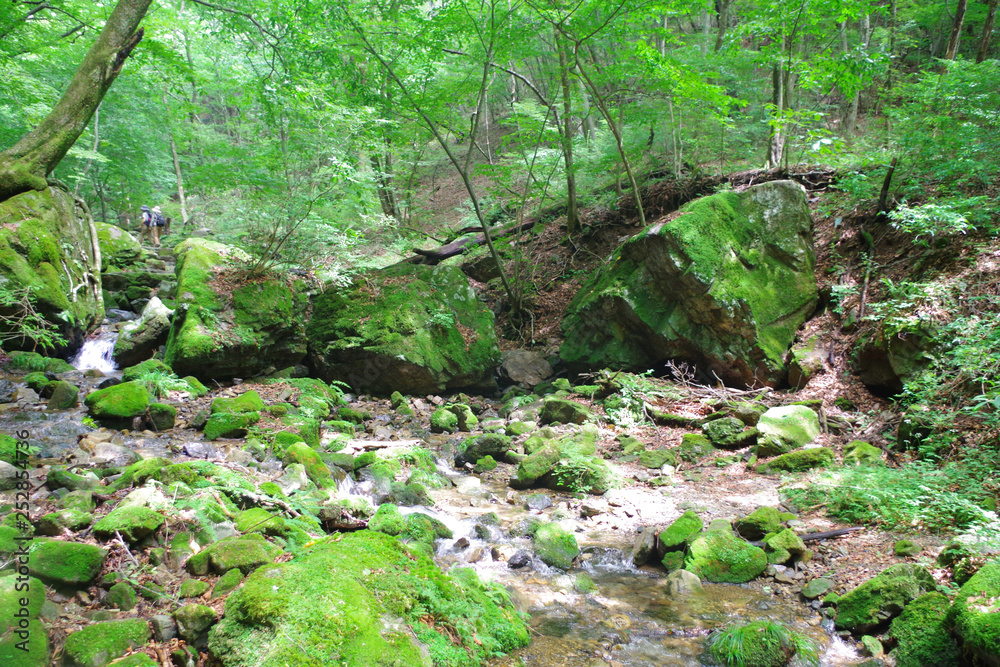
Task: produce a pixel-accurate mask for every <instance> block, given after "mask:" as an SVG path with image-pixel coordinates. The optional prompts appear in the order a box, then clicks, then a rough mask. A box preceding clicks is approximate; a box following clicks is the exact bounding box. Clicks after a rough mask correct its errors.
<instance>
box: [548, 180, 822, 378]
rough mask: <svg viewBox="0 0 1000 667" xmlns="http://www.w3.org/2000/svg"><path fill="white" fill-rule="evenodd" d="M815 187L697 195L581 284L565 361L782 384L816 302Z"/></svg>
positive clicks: (570, 313)
mask: <svg viewBox="0 0 1000 667" xmlns="http://www.w3.org/2000/svg"><path fill="white" fill-rule="evenodd" d="M811 230H812V218H811V216H810V214H809V209H808V206H807V202H806V196H805V190H804V189H803V188H802V187H801V186H800V185H797V184H795V183H793V182H791V181H775V182H771V183H765V184H762V185H758V186H756V187H753V188H750V189H748V190H746V191H745V192H743V193H735V192H729V193H720V194H717V195H713V196H711V197H705V198H702V199H699V200H696V201H694V202H691V203H689V204H687V205H686V206H684V207H683V208H682V209H681V214H680V215H679V216H677V217H675V218H674V219H672V220H669V221H664V222H658V223H655V224H653V225H650V226H649V227H647V228H646V229H645V230H643V232H641V233H640V234H638V235H637V236H635V237H633V238H632V239H630V240H628V241H627V242H626V243H625V244H624V245H623V246H622V247H621V248H619V249H618V251H616V252H615V254H614V255H613V257H612V259H611V261H610V262H608V263H607V264H606V265H605V266H603V267H602V268H600V269H599V270H598V271H597V273H596V274H595V275H593V276H592V277H591V278H590V279H589V280H588V281H587V282H586V283H585V284H584V286H583V287H582V288H581V289H580V291H579V293H578V294H577V295H576V297H575V298H574V299H573V302H572V303H571V304H570V306H569V308H568V310H567V314H566V317H565V318H564V319H563V325H562V326H563V331H564V332H565V335H566V338H565V342H564V343H563V346H562V348H561V349H560V357H562V358H563V359H564V360H565V361H566V362H567V363H568V364H570V365H571V366H573V367H577V368H604V367H610V368H642V369H646V368H650V367H652V366H654V365H656V364H657V363H660V362H662V361H663V360H665V359H681V360H686V361H689V362H692V363H694V364H696V365H697V366H698V367H699V368H700V369H701V370H703V371H704V372H706V373H712V372H714V373H715V374H716V375H718V377H720V378H721V379H722V380H724V381H725V382H728V383H732V384H740V385H751V384H766V385H769V386H777V385H779V384H781V383H782V382H783V381H784V380H785V379H786V377H787V374H788V370H787V367H786V365H785V356H786V353H787V351H788V349H789V347H790V345H791V343H792V340H793V339H794V336H795V332H796V330H797V329H798V327H799V326H800V325H801V324H802V323H803V322H804V321H805V319H806V318H807V317H808V316H809V315H811V314H812V311H813V309H814V308H815V306H816V302H817V288H816V277H815V275H814V271H813V268H814V264H815V253H814V251H813V247H812V237H811Z"/></svg>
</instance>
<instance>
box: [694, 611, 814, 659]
mask: <svg viewBox="0 0 1000 667" xmlns="http://www.w3.org/2000/svg"><path fill="white" fill-rule="evenodd" d="M708 651H709V653H710V654H711V655H712V657H713V658H715V659H716V660H718V661H719V662H721V663H722V664H723V665H726V666H727V667H783V666H784V665H786V664H788V659H789V656H794V657H795V660H796V663H797V664H800V665H811V666H816V667H818V665H819V650H818V649H817V647H816V645H815V644H814V643H813V641H812V640H811V639H809V638H808V637H806V636H805V635H803V634H801V633H799V632H796V631H794V630H791V629H789V628H787V627H785V626H784V625H782V624H781V623H777V622H775V621H753V622H751V623H746V624H733V625H729V626H726V627H725V628H723V629H722V630H719V631H717V632H715V633H713V634H712V635H711V637H709V640H708Z"/></svg>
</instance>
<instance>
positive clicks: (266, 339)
mask: <svg viewBox="0 0 1000 667" xmlns="http://www.w3.org/2000/svg"><path fill="white" fill-rule="evenodd" d="M239 252H240V251H239V250H237V249H235V248H232V247H230V246H226V245H223V244H221V243H216V242H214V241H209V240H206V239H201V238H190V239H187V240H186V241H184V242H183V243H181V244H180V245H179V246H177V248H176V254H177V299H176V303H177V307H176V311H175V313H174V317H173V321H172V323H171V327H170V333H169V336H168V338H167V351H166V361H167V364H168V365H170V367H171V368H173V369H174V372H176V373H177V374H178V375H193V376H195V377H197V378H199V379H205V378H212V379H222V378H231V377H249V376H253V375H257V374H259V373H262V372H264V371H265V370H266V369H268V368H284V367H286V366H294V365H295V364H297V363H299V362H300V361H302V359H303V358H304V357H305V355H306V339H305V329H304V326H303V323H304V322H305V319H306V312H307V308H308V298H307V285H306V284H305V282H304V281H301V280H296V281H294V282H293V283H292V285H291V286H289V285H288V284H286V283H285V281H283V280H276V279H267V280H261V281H256V282H252V283H248V284H244V285H242V286H240V287H237V288H236V289H234V290H233V291H232V294H220V293H218V292H216V291H215V289H214V288H213V287H212V281H213V279H214V277H215V275H216V273H217V272H218V270H219V269H220V268H221V267H224V266H225V261H226V257H228V256H229V255H232V254H234V253H239Z"/></svg>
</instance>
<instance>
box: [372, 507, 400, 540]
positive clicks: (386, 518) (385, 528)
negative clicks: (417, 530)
mask: <svg viewBox="0 0 1000 667" xmlns="http://www.w3.org/2000/svg"><path fill="white" fill-rule="evenodd" d="M404 526H405V520H404V519H403V515H402V514H401V513H400V511H399V508H398V507H396V506H395V505H393V504H392V503H383V504H381V505H379V507H378V509H377V510H376V511H375V516H373V517H372V518H371V520H370V521H369V522H368V528H369V530H374V531H377V532H380V533H385V534H386V535H399V534H400V533H402V532H403V528H404Z"/></svg>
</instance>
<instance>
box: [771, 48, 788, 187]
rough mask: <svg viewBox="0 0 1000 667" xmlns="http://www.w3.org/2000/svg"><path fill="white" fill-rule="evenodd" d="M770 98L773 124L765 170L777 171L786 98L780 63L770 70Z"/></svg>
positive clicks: (782, 149) (783, 145)
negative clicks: (771, 87) (773, 117)
mask: <svg viewBox="0 0 1000 667" xmlns="http://www.w3.org/2000/svg"><path fill="white" fill-rule="evenodd" d="M771 85H772V86H773V89H772V96H771V102H772V104H773V105H774V116H775V122H774V123H773V124H772V125H771V134H770V136H769V137H768V141H767V168H768V169H778V168H779V167H780V166H781V158H782V156H783V155H784V152H785V133H784V130H783V129H782V123H783V121H782V112H783V111H784V110H785V103H786V99H787V98H786V96H787V94H788V91H786V90H785V72H784V68H783V67H782V66H781V63H775V64H774V67H773V69H772V70H771Z"/></svg>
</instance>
